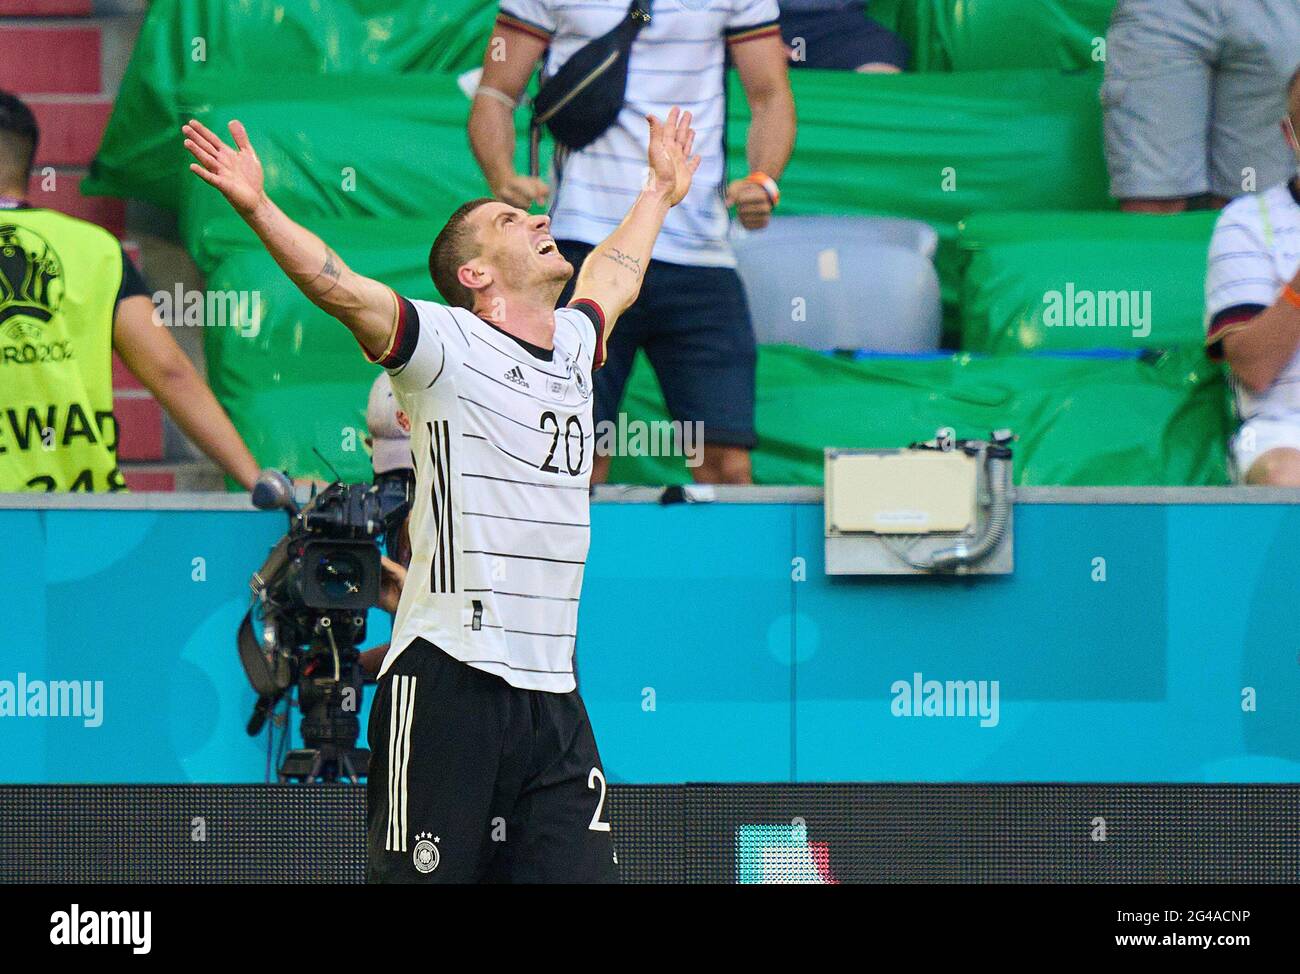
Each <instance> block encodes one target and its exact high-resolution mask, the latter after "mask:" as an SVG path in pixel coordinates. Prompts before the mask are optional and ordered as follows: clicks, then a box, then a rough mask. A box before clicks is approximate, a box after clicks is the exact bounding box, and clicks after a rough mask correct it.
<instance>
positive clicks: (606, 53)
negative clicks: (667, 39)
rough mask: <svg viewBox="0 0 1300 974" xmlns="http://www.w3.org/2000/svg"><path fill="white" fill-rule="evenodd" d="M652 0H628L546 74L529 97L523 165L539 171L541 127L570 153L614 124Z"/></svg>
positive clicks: (533, 171)
mask: <svg viewBox="0 0 1300 974" xmlns="http://www.w3.org/2000/svg"><path fill="white" fill-rule="evenodd" d="M652 2H653V0H632V4H631V6H629V7H628V8H627V16H626V17H624V18H623V19H622V20H621V21H620V22H619V24H618V26H617V27H615V28H614V29H613V30H611V31H610V32H609V33H607V34H604V35H602V36H600V37H597V38H596V39H595V40H594V41H590V42H589V43H587V44H586V45H584V46H583V47H582V48H580V49H579V50H578V51H577V52H576V53H575V54H574V55H573V56H572V57H571V58H569V60H567V61H565V62H564V64H563V65H562V66H561V67H560V70H558V71H556V72H555V74H553V75H551V76H550V77H549V78H547V79H546V81H545V82H543V83H542V86H541V88H540V89H538V92H537V97H535V98H534V99H533V121H532V126H531V129H530V131H529V138H530V143H529V154H528V158H529V166H530V168H531V170H532V174H533V175H534V176H537V175H540V173H541V160H540V159H539V158H538V144H539V142H540V140H541V130H542V126H545V127H546V128H547V129H549V130H550V133H551V136H552V137H553V138H554V139H555V141H556V142H558V143H559V144H560V145H561V146H563V147H564V148H565V149H568V150H570V151H576V150H578V149H583V148H586V147H587V146H589V145H591V143H593V142H595V141H596V140H597V139H598V138H600V136H601V135H602V134H603V133H604V132H605V130H606V129H607V128H609V127H610V126H611V125H613V124H614V120H615V119H617V118H618V113H619V112H620V111H622V109H623V97H624V95H625V93H626V92H627V62H628V54H629V53H630V52H631V50H632V42H633V41H634V40H636V37H637V35H638V34H640V33H641V28H643V27H644V26H645V25H646V24H648V23H650V5H651V3H652Z"/></svg>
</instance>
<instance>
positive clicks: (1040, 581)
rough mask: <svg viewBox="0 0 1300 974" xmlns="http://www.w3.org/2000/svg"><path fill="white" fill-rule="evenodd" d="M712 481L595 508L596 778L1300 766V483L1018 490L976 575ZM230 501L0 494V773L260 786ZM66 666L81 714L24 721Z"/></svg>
mask: <svg viewBox="0 0 1300 974" xmlns="http://www.w3.org/2000/svg"><path fill="white" fill-rule="evenodd" d="M719 495H720V497H721V498H724V499H725V500H722V501H720V502H718V503H713V504H682V505H676V506H668V507H664V506H660V505H658V504H655V503H645V502H637V501H638V499H644V498H645V497H647V496H651V495H650V494H648V493H647V492H642V493H641V494H639V495H638V494H636V493H635V492H628V491H623V492H620V491H617V490H608V491H606V492H605V493H604V494H603V495H602V496H603V497H604V498H605V499H607V500H609V501H612V502H598V503H596V504H594V505H593V510H592V549H591V558H590V562H589V567H588V571H587V580H586V585H585V588H584V592H583V604H582V614H581V620H580V626H579V639H578V665H579V677H580V680H581V686H582V691H583V695H584V697H585V699H586V701H587V706H588V709H589V711H590V713H591V717H592V721H593V723H594V725H595V728H596V733H597V738H598V740H599V742H600V747H601V754H602V757H603V759H604V762H605V766H606V770H607V773H608V777H609V779H610V780H611V781H615V782H635V783H669V782H687V781H715V782H741V781H767V782H782V781H800V782H804V781H924V782H929V781H935V782H943V781H953V782H1012V781H1068V782H1078V781H1099V782H1101V781H1106V782H1118V781H1131V782H1266V781H1267V782H1294V781H1300V663H1298V662H1297V652H1298V650H1297V638H1296V634H1295V631H1294V619H1295V615H1294V611H1293V606H1294V604H1295V600H1296V597H1297V592H1300V544H1298V542H1300V509H1298V508H1297V507H1296V506H1294V505H1295V504H1296V501H1297V499H1300V494H1295V493H1292V492H1284V491H1261V490H1258V489H1246V488H1241V489H1225V488H1189V489H1173V490H1162V489H1159V488H1150V489H1147V488H1138V489H1116V490H1107V489H1096V490H1091V489H1051V488H1042V489H1037V490H1035V489H1031V488H1024V489H1022V490H1021V491H1020V496H1019V500H1018V502H1017V505H1016V511H1015V518H1016V527H1015V545H1016V551H1015V558H1016V570H1015V573H1014V575H1012V576H1006V577H977V578H955V577H954V578H881V577H874V578H844V577H836V578H831V577H827V576H826V575H825V574H824V572H823V567H822V509H821V505H820V502H819V494H818V493H817V492H816V491H788V490H787V491H783V490H778V489H770V490H765V489H749V490H742V491H731V492H728V491H727V490H725V489H724V490H720V491H719ZM629 501H630V502H629ZM37 504H40V505H41V506H35V505H37ZM246 504H247V501H246V499H243V498H239V497H216V498H212V497H200V496H197V495H196V496H194V497H187V496H185V495H177V496H172V497H165V496H162V495H158V496H154V497H151V496H150V495H139V496H134V497H124V498H104V499H101V498H95V499H86V498H81V499H75V498H74V499H68V498H51V499H36V498H31V497H18V496H15V495H9V496H3V497H0V532H2V534H3V537H4V538H5V539H6V544H5V546H4V549H3V551H2V552H0V593H3V596H2V597H3V611H4V618H5V628H4V632H5V639H4V643H3V648H2V649H0V754H2V755H3V757H2V758H0V783H41V782H58V783H82V782H84V783H96V782H120V783H146V782H152V783H157V782H178V783H179V782H204V783H221V782H255V781H261V780H263V779H264V777H265V775H266V768H267V747H266V738H265V736H263V737H261V738H257V739H253V738H249V737H247V736H246V735H245V733H244V725H245V722H246V721H247V719H248V715H249V712H250V709H251V705H252V702H253V695H252V691H251V690H250V689H249V688H248V686H247V684H246V683H245V681H244V676H243V672H242V670H241V668H240V665H239V662H238V659H237V657H236V654H235V644H234V634H235V628H236V626H237V624H238V622H239V620H240V618H241V616H242V615H243V613H244V611H245V609H246V608H247V605H248V578H249V575H250V573H251V572H252V570H253V569H254V568H256V567H257V566H258V565H259V564H260V563H261V561H262V559H263V557H264V556H265V554H266V552H267V550H268V548H269V547H270V545H271V544H272V543H273V542H274V541H275V540H276V539H277V538H278V537H279V536H280V534H281V533H282V531H283V529H284V518H283V516H282V515H277V514H268V513H261V512H256V511H253V510H252V509H251V508H247V507H246ZM85 505H93V506H85ZM201 507H207V508H210V509H199V508H201ZM370 618H371V638H370V640H369V643H368V645H369V644H374V643H378V642H382V641H384V640H385V639H386V638H387V620H386V617H384V616H383V615H382V614H381V613H379V612H377V611H372V613H371V617H370ZM58 681H80V686H79V689H80V690H84V691H85V693H84V694H83V698H82V703H83V704H84V709H85V712H83V713H82V714H81V715H80V716H50V715H49V710H50V709H52V708H51V706H50V704H49V703H48V702H46V704H45V713H46V715H45V716H36V715H33V714H32V713H31V711H32V710H34V709H40V707H39V706H37V705H36V703H35V702H36V701H37V700H38V698H39V699H40V700H45V696H46V694H45V691H46V690H50V689H53V691H54V693H55V694H56V695H57V694H58V693H59V692H60V691H59V689H58V686H57V684H58ZM52 685H54V686H53V687H52ZM63 692H65V693H66V692H70V691H68V690H67V688H66V686H65V687H64V688H63ZM369 693H370V691H369V690H368V691H367V700H368V696H369ZM966 694H969V696H968V697H967V696H966ZM954 700H955V701H956V704H957V705H956V706H955V707H954ZM963 700H969V702H970V705H969V706H968V707H963V706H962V702H963ZM972 709H973V710H974V711H975V712H974V713H971V712H970V711H971V710H972ZM963 710H964V711H965V713H963ZM365 716H366V714H365V713H364V712H363V714H362V718H363V722H364V719H365ZM296 722H297V715H296V713H295V715H294V723H295V724H296ZM363 726H364V723H363Z"/></svg>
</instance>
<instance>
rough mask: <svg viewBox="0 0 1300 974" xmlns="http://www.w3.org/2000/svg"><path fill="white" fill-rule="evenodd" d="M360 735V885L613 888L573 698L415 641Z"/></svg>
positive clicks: (582, 710)
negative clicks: (364, 855)
mask: <svg viewBox="0 0 1300 974" xmlns="http://www.w3.org/2000/svg"><path fill="white" fill-rule="evenodd" d="M369 738H370V752H371V757H370V773H369V780H368V783H367V789H368V791H367V797H368V804H369V809H368V834H369V863H368V867H367V879H368V881H369V882H372V883H477V882H516V883H615V882H618V868H617V864H616V859H615V856H614V844H613V838H612V836H611V834H610V829H609V818H608V814H607V806H606V800H605V799H606V786H605V773H604V769H603V768H602V767H601V764H600V755H599V754H598V753H597V751H596V739H595V737H594V736H593V734H592V731H591V723H590V721H588V719H587V708H586V707H584V706H583V704H582V698H581V697H580V696H578V692H577V691H576V690H575V691H573V692H571V693H544V692H542V691H540V690H521V689H519V688H518V687H513V686H511V685H510V684H508V683H506V682H505V681H504V680H502V679H500V678H499V677H496V676H493V675H492V674H490V673H484V672H483V671H482V670H476V669H474V668H473V667H472V666H468V665H467V664H465V663H462V662H460V661H459V660H456V659H453V658H452V657H450V656H448V655H447V654H446V653H444V652H442V651H441V650H440V649H438V648H437V647H435V646H433V645H432V644H430V643H427V642H425V641H424V640H421V639H417V640H416V641H415V642H414V643H413V644H412V645H411V646H410V647H409V648H407V649H406V651H405V652H403V653H402V655H401V656H399V657H398V658H397V661H396V662H395V663H394V664H393V666H392V668H391V669H389V671H388V672H387V673H385V674H384V676H383V678H382V679H381V680H380V681H379V689H378V692H377V694H376V696H375V700H374V704H373V706H372V707H371V711H370V734H369Z"/></svg>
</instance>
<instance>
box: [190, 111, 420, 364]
mask: <svg viewBox="0 0 1300 974" xmlns="http://www.w3.org/2000/svg"><path fill="white" fill-rule="evenodd" d="M181 131H183V132H184V133H185V148H186V149H188V150H189V151H190V154H191V155H192V156H194V158H195V160H196V161H195V162H194V163H191V164H190V170H191V171H192V172H193V173H194V174H195V175H197V176H198V177H199V178H200V179H202V180H203V181H204V182H206V183H208V184H209V185H211V186H214V187H215V188H216V189H217V190H218V191H220V193H221V195H222V196H224V197H225V198H226V200H227V201H228V202H229V203H230V205H231V206H232V207H234V209H235V212H236V213H238V214H239V215H240V216H241V217H243V219H244V222H245V223H247V224H248V225H249V226H250V227H251V228H252V230H253V232H254V233H256V234H257V236H258V237H259V238H260V239H261V241H262V243H263V244H265V245H266V249H267V251H268V252H269V253H270V254H271V256H272V257H273V258H275V262H276V263H277V264H279V265H280V268H281V270H283V271H284V272H285V274H287V275H288V276H289V280H291V281H293V283H294V284H296V285H297V286H298V290H300V291H302V293H303V294H305V295H306V296H307V298H308V300H310V301H311V302H312V304H314V305H316V306H317V307H318V308H320V309H321V310H323V311H326V312H328V313H329V314H331V315H333V316H334V317H335V318H337V319H338V320H339V321H341V322H343V324H344V325H346V326H347V327H348V329H349V330H350V331H351V332H352V334H353V335H355V336H356V339H357V341H358V342H360V344H361V347H362V348H364V349H365V350H366V352H368V353H369V354H370V356H371V358H378V357H380V356H381V355H382V354H383V353H384V352H385V351H386V350H387V348H388V344H389V341H390V339H391V338H392V335H393V330H394V327H395V326H396V324H397V295H396V294H394V293H393V290H392V289H391V288H389V287H388V286H387V285H385V284H381V283H379V282H378V281H375V280H372V279H370V278H368V277H362V276H361V275H360V274H357V273H356V272H354V271H353V270H352V269H351V268H349V267H348V266H347V265H346V264H345V263H343V261H342V260H340V259H339V255H338V254H336V253H335V252H334V251H333V250H331V249H330V248H329V246H327V245H326V243H325V242H324V241H323V240H321V239H320V237H318V236H316V234H314V233H312V232H311V231H310V230H308V229H307V228H306V227H303V226H300V225H299V224H297V223H295V222H294V221H293V220H291V219H289V217H288V216H286V215H285V213H284V211H283V210H281V209H280V208H279V207H278V206H276V205H275V204H274V203H273V202H271V199H270V197H268V196H267V195H266V192H265V189H264V186H263V179H262V163H261V162H260V161H259V160H258V158H257V153H256V152H254V151H253V147H252V145H251V144H249V141H248V132H247V131H245V129H244V126H243V125H242V124H241V123H240V122H237V121H234V122H231V123H230V134H231V136H232V137H233V138H234V140H235V145H236V146H238V148H237V149H232V148H231V147H230V146H228V145H226V143H225V142H223V141H222V140H221V139H220V138H218V137H217V136H216V135H215V134H213V133H212V132H211V131H210V130H209V129H208V128H207V127H206V126H205V125H203V124H202V123H201V122H197V121H194V120H191V121H190V122H189V123H188V124H187V125H185V126H183V128H182V130H181Z"/></svg>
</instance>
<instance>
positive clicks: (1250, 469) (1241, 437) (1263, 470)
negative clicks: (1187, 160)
mask: <svg viewBox="0 0 1300 974" xmlns="http://www.w3.org/2000/svg"><path fill="white" fill-rule="evenodd" d="M1287 101H1288V107H1289V111H1290V114H1289V116H1288V123H1287V124H1286V125H1285V126H1284V128H1285V129H1286V130H1287V132H1288V136H1289V139H1288V141H1290V142H1291V147H1292V149H1293V150H1294V151H1295V153H1296V155H1295V157H1293V159H1292V163H1293V169H1292V176H1291V178H1290V179H1289V180H1287V181H1285V182H1283V183H1280V184H1278V185H1277V186H1275V187H1273V188H1272V189H1270V190H1268V191H1267V192H1264V193H1252V194H1249V195H1247V196H1242V197H1239V198H1237V199H1236V200H1233V202H1231V203H1229V204H1228V205H1227V207H1225V208H1224V210H1223V212H1222V213H1221V214H1220V215H1219V219H1218V222H1217V223H1216V224H1215V227H1214V236H1213V238H1212V239H1211V241H1210V258H1209V273H1208V275H1207V277H1206V282H1205V303H1206V318H1207V335H1206V346H1207V349H1208V350H1209V353H1210V356H1211V357H1212V358H1224V359H1226V360H1227V362H1228V365H1229V366H1230V367H1231V369H1232V378H1233V387H1234V390H1235V392H1236V396H1237V413H1238V418H1239V419H1240V420H1241V428H1240V429H1239V430H1238V431H1237V434H1236V436H1234V437H1233V439H1232V443H1231V447H1230V452H1231V456H1232V464H1233V467H1234V470H1235V474H1236V476H1237V479H1239V480H1242V481H1244V482H1245V483H1248V484H1263V485H1268V486H1273V487H1300V273H1297V271H1298V270H1300V178H1297V176H1296V175H1295V169H1294V163H1295V162H1296V160H1297V159H1300V144H1297V143H1296V141H1295V136H1294V131H1295V129H1296V128H1300V71H1297V72H1296V73H1295V74H1294V75H1293V76H1292V78H1291V83H1290V86H1289V88H1288V99H1287Z"/></svg>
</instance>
